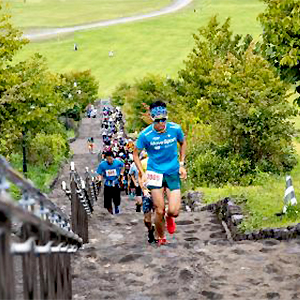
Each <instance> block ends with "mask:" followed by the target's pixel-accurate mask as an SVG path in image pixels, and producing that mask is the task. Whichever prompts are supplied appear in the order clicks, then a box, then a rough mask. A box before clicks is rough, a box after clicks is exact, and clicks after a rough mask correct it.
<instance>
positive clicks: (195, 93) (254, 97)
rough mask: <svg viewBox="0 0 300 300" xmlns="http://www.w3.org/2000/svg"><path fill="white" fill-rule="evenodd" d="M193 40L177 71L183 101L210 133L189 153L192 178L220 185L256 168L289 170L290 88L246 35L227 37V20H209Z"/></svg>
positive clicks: (292, 162)
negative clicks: (192, 45) (192, 171)
mask: <svg viewBox="0 0 300 300" xmlns="http://www.w3.org/2000/svg"><path fill="white" fill-rule="evenodd" d="M194 38H195V44H196V45H195V47H194V49H193V51H192V53H191V54H190V55H189V57H188V60H187V61H186V62H185V68H184V69H183V70H181V71H180V72H179V74H180V76H181V79H182V85H183V88H182V91H183V98H185V99H186V101H183V102H182V103H186V110H193V113H194V115H195V116H197V115H198V120H199V123H202V124H204V125H205V124H206V125H207V132H209V136H207V139H206V140H202V142H201V143H198V145H197V146H195V147H196V148H198V149H192V150H193V153H192V154H193V156H192V157H191V159H192V160H190V164H191V165H194V166H195V162H197V163H198V165H197V167H196V168H193V167H191V169H193V170H194V171H195V172H194V175H195V176H196V177H197V176H198V177H201V180H204V181H205V180H207V179H209V180H210V182H215V183H221V182H226V180H229V181H233V182H239V181H240V180H241V179H242V178H243V176H247V174H250V173H255V172H257V170H260V171H263V172H273V173H275V172H284V171H288V170H290V169H291V168H292V167H293V166H294V165H295V163H296V159H295V156H294V154H293V146H292V140H291V138H292V134H293V132H294V128H293V125H292V124H291V122H290V121H289V119H290V117H291V116H294V115H295V114H296V111H295V109H294V108H293V107H292V106H291V105H290V104H289V102H288V99H287V97H288V90H289V87H290V86H289V84H288V83H285V82H282V81H281V80H280V78H279V76H278V75H277V74H276V72H275V70H274V68H273V67H272V66H271V65H270V64H269V63H268V62H267V61H266V60H265V59H264V58H263V57H262V56H261V55H260V54H258V53H255V51H254V50H253V48H254V44H253V43H251V40H252V38H251V36H246V37H245V38H242V37H240V36H233V35H232V32H231V31H230V27H229V20H226V22H225V23H224V24H222V25H220V24H219V23H218V22H217V20H216V18H212V19H211V21H210V22H209V24H208V26H207V27H205V28H201V29H200V30H199V34H198V35H194ZM195 147H194V148H195ZM222 161H223V162H224V164H222V163H221V162H222ZM208 164H209V165H208ZM230 165H232V168H231V170H229V169H228V168H229V166H230ZM212 166H213V167H212ZM207 170H211V174H207V173H205V172H208V171H207ZM232 170H234V172H230V171H232ZM201 172H202V173H201ZM218 174H219V175H218ZM213 180H215V181H213ZM249 182H250V181H248V183H249Z"/></svg>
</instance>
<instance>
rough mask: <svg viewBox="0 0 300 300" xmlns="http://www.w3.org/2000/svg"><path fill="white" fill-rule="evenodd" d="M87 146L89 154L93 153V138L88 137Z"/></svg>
mask: <svg viewBox="0 0 300 300" xmlns="http://www.w3.org/2000/svg"><path fill="white" fill-rule="evenodd" d="M87 145H88V149H89V152H90V153H92V154H93V153H94V147H95V142H94V138H93V137H89V138H88V140H87Z"/></svg>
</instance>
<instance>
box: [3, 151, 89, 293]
mask: <svg viewBox="0 0 300 300" xmlns="http://www.w3.org/2000/svg"><path fill="white" fill-rule="evenodd" d="M10 182H11V183H13V184H14V185H16V186H17V187H18V188H19V189H20V191H21V194H22V196H21V199H20V200H19V201H16V200H13V199H12V198H11V195H10V194H9V192H8V189H9V183H10ZM15 227H16V228H19V229H20V230H19V231H18V230H15V233H16V232H18V233H17V234H12V233H13V228H15ZM82 243H83V240H82V238H81V237H79V236H78V234H76V233H74V232H73V231H72V230H71V226H70V223H69V218H68V217H67V216H66V215H65V214H64V213H63V212H62V211H61V210H60V209H59V208H58V207H57V206H56V205H55V204H54V203H52V202H51V201H50V200H49V199H48V198H47V196H46V195H45V194H43V193H41V192H40V190H38V189H36V188H35V187H34V186H33V185H32V184H31V183H30V182H29V181H28V180H26V179H24V178H23V177H22V176H21V175H20V174H19V173H17V172H16V171H14V170H13V169H12V168H11V166H10V165H9V164H8V163H7V162H6V160H5V159H4V158H3V157H1V156H0V299H15V298H16V284H15V281H16V274H15V270H14V269H15V265H16V263H15V262H14V258H15V256H16V255H20V256H21V258H22V266H21V270H22V274H23V275H22V277H23V297H24V299H71V298H72V276H71V258H70V254H72V253H75V252H76V251H77V250H78V249H79V248H80V247H81V246H82Z"/></svg>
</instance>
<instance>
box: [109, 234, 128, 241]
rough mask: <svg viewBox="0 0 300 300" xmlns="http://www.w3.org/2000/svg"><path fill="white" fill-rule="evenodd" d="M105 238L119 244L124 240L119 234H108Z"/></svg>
mask: <svg viewBox="0 0 300 300" xmlns="http://www.w3.org/2000/svg"><path fill="white" fill-rule="evenodd" d="M107 237H108V238H109V239H111V240H112V241H113V242H119V241H121V240H123V239H124V235H123V234H121V233H110V234H109V235H108V236H107Z"/></svg>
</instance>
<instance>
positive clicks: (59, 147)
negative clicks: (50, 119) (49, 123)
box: [28, 133, 68, 167]
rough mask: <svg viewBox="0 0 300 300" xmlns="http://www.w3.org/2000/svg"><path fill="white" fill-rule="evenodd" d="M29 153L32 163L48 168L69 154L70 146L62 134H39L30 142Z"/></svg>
mask: <svg viewBox="0 0 300 300" xmlns="http://www.w3.org/2000/svg"><path fill="white" fill-rule="evenodd" d="M28 152H29V153H28V154H29V155H28V160H29V162H30V163H34V164H38V165H44V166H46V167H48V166H50V165H51V164H54V163H57V162H59V161H60V160H61V159H62V158H63V157H65V156H66V155H67V154H68V145H67V142H66V140H65V139H64V138H63V137H62V136H61V135H60V134H45V133H39V134H37V135H36V137H34V138H33V139H32V140H31V141H30V144H29V151H28Z"/></svg>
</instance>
